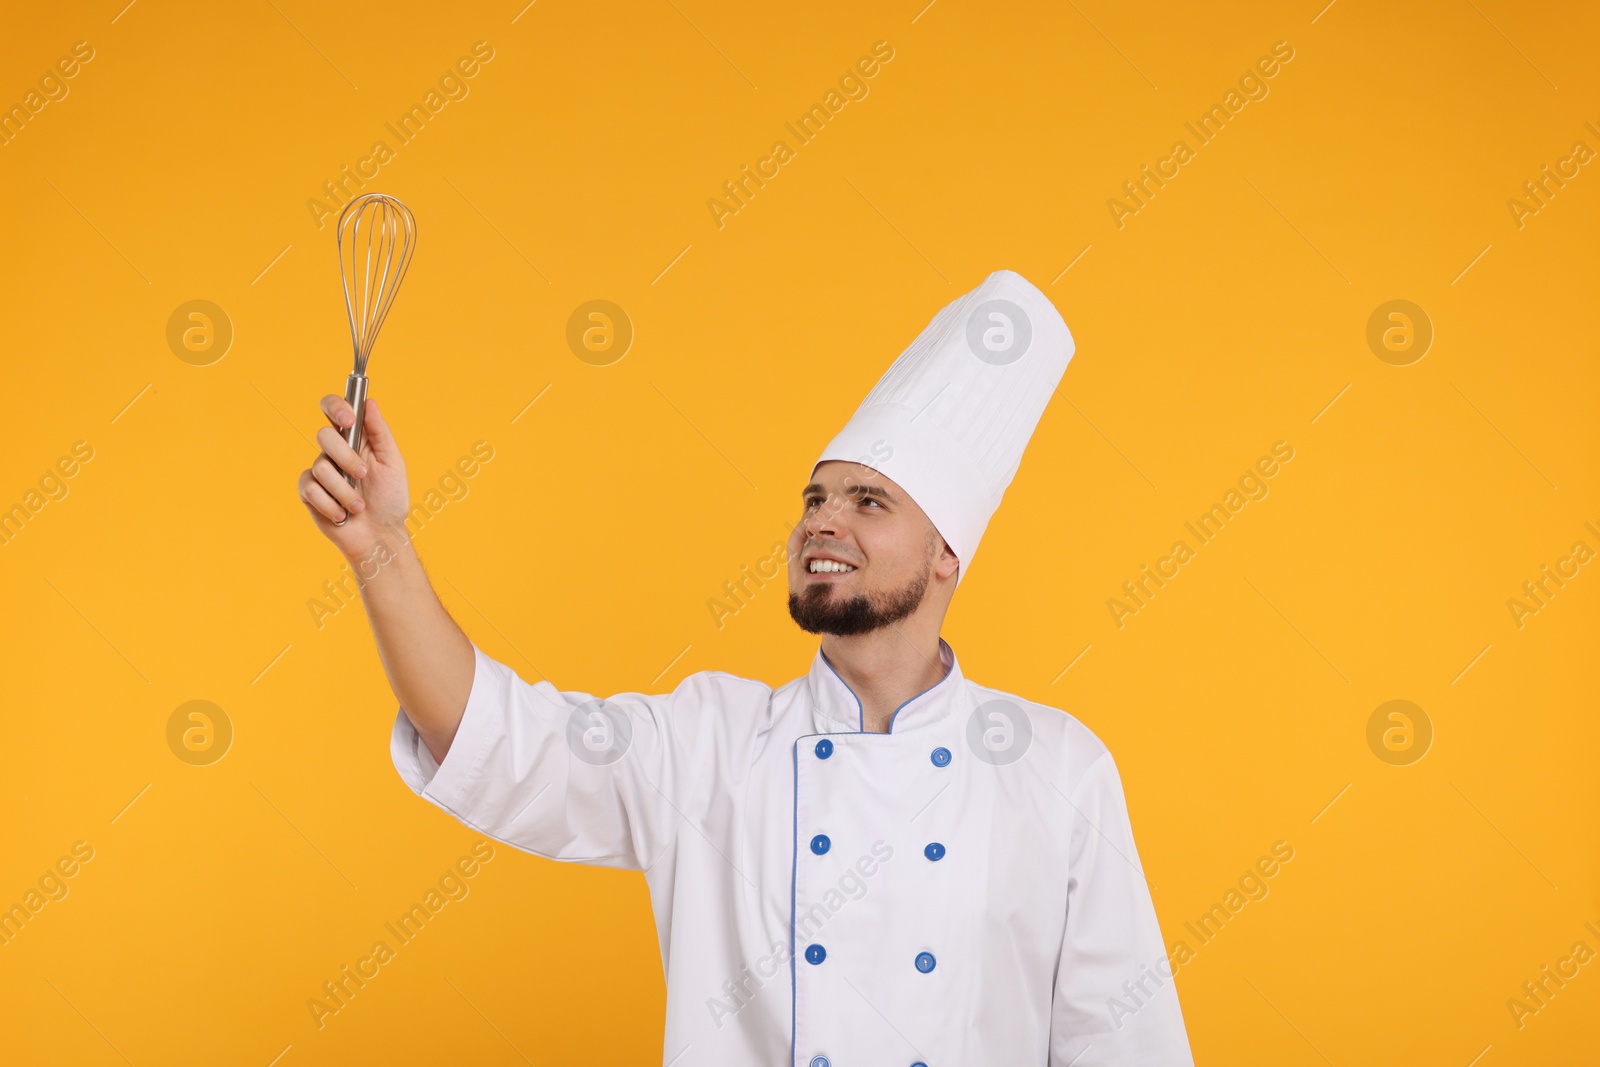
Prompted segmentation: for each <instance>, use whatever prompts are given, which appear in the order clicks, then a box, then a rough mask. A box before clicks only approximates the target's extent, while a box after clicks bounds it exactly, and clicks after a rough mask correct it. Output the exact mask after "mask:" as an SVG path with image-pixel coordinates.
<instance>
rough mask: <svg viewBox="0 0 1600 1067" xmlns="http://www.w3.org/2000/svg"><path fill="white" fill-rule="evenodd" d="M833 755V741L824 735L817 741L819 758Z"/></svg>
mask: <svg viewBox="0 0 1600 1067" xmlns="http://www.w3.org/2000/svg"><path fill="white" fill-rule="evenodd" d="M831 755H833V742H832V741H829V740H828V739H827V738H826V737H824V738H823V739H822V740H821V741H818V742H817V758H818V759H827V758H828V757H829V756H831ZM949 758H950V754H949V753H948V752H947V753H945V759H947V760H948V759H949Z"/></svg>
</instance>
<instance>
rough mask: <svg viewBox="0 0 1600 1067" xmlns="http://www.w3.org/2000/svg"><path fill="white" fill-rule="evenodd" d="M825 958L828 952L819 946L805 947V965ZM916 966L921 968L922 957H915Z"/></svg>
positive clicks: (930, 966) (931, 967)
mask: <svg viewBox="0 0 1600 1067" xmlns="http://www.w3.org/2000/svg"><path fill="white" fill-rule="evenodd" d="M922 955H923V956H927V955H928V954H927V953H926V952H924V953H923V954H922ZM827 958H828V950H827V949H825V948H823V947H822V946H821V945H807V946H806V962H807V963H821V962H822V961H823V960H825V959H827ZM928 959H930V960H931V959H933V957H932V956H928ZM917 966H919V967H920V966H922V956H918V957H917ZM928 968H929V970H932V969H933V964H931V963H930V964H928Z"/></svg>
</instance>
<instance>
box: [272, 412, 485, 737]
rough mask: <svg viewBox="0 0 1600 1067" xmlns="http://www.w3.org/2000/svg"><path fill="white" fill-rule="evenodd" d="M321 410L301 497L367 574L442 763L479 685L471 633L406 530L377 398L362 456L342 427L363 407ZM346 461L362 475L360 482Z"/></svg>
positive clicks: (368, 591)
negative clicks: (317, 448)
mask: <svg viewBox="0 0 1600 1067" xmlns="http://www.w3.org/2000/svg"><path fill="white" fill-rule="evenodd" d="M322 412H323V414H324V415H326V416H327V417H328V423H329V424H328V425H327V426H324V427H322V428H321V429H319V430H318V431H317V444H319V445H321V446H322V454H321V455H319V456H317V458H316V460H315V461H313V462H312V464H311V466H310V468H308V469H307V470H304V471H301V472H300V482H299V492H300V499H301V501H302V502H303V503H304V504H305V506H306V510H307V511H308V512H310V514H311V518H312V521H313V522H315V523H316V525H317V529H319V530H321V531H322V533H323V535H324V536H325V537H327V538H328V540H330V541H332V542H333V543H334V545H336V546H337V547H338V549H339V551H341V552H343V553H344V555H345V558H346V559H347V560H348V561H349V562H350V567H351V569H352V570H354V571H355V573H356V574H357V575H358V576H359V577H360V580H361V582H362V592H361V595H362V599H363V600H364V601H365V603H366V608H367V618H368V619H370V620H371V622H372V632H373V636H374V637H375V638H376V639H377V643H378V656H379V658H380V659H382V661H383V669H384V672H385V673H386V674H387V675H388V676H389V687H390V688H391V689H393V690H394V695H395V697H396V698H397V699H398V700H399V701H400V707H401V708H402V709H403V710H404V711H405V713H406V718H408V719H410V720H411V725H412V726H414V727H415V728H416V731H417V734H418V736H419V737H421V738H422V741H423V744H425V745H427V747H428V752H429V753H430V754H431V755H432V756H433V758H434V760H435V762H438V763H443V762H444V758H445V754H446V753H448V752H449V751H450V743H451V742H452V741H453V740H454V739H455V736H456V730H457V728H459V727H460V725H461V716H462V713H463V711H465V709H466V706H467V696H468V694H469V693H470V692H471V691H472V676H473V670H474V664H473V653H472V642H471V641H470V640H468V638H467V635H466V634H464V633H462V631H461V627H459V626H457V625H456V623H455V620H454V619H452V618H451V617H450V614H449V613H448V612H447V611H445V609H444V605H443V604H441V603H440V602H439V597H438V595H437V594H435V593H434V591H433V586H432V585H431V584H430V583H429V582H428V575H427V572H426V571H424V570H423V567H422V561H421V560H420V559H419V558H418V557H417V553H416V549H415V548H414V547H413V546H412V544H411V539H410V538H409V537H408V536H406V529H405V520H406V514H407V512H408V510H409V508H410V492H409V490H408V489H407V486H406V468H405V462H404V461H403V460H402V459H401V458H400V450H399V448H398V447H396V445H395V441H394V435H393V434H392V433H391V432H390V429H389V424H388V423H387V422H385V421H384V418H383V413H382V412H380V411H379V410H378V405H377V403H376V402H375V401H373V400H372V399H370V398H369V399H368V400H367V407H366V422H365V431H364V433H363V440H362V442H361V454H360V455H359V456H358V455H357V454H356V453H355V452H353V451H352V450H351V448H350V446H349V445H348V444H346V443H345V440H344V437H343V436H342V433H341V431H343V429H344V428H345V427H346V426H348V425H350V421H351V419H352V418H353V417H354V414H355V413H354V412H353V411H352V410H351V408H350V405H349V404H348V403H346V402H345V399H344V398H343V397H341V396H334V395H332V394H330V395H328V396H325V397H323V398H322ZM344 471H349V472H350V473H351V474H352V475H354V476H355V477H356V478H359V479H360V480H361V488H360V491H359V492H358V491H357V490H356V489H355V488H354V487H352V486H351V485H350V483H349V482H347V481H345V478H344V473H343V472H344Z"/></svg>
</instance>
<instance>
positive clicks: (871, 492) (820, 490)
mask: <svg viewBox="0 0 1600 1067" xmlns="http://www.w3.org/2000/svg"><path fill="white" fill-rule="evenodd" d="M843 492H844V494H845V495H846V496H868V497H875V498H876V499H878V500H882V501H883V502H884V503H886V504H895V503H899V501H897V500H895V498H894V496H893V494H891V493H890V492H889V491H888V490H886V489H883V488H881V487H879V486H876V485H863V484H861V483H860V482H852V483H851V484H850V485H849V486H847V487H846V488H845V489H844V490H843ZM813 493H815V494H816V495H818V496H821V497H826V496H827V495H828V491H827V489H825V488H824V487H823V486H822V485H821V484H820V483H818V482H812V483H811V484H810V485H808V486H806V487H805V488H804V489H802V490H800V498H801V499H802V500H804V499H805V498H806V497H808V496H810V495H811V494H813Z"/></svg>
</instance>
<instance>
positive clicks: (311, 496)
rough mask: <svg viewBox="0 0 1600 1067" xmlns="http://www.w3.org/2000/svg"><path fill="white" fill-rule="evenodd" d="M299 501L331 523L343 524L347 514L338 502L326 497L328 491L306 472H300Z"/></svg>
mask: <svg viewBox="0 0 1600 1067" xmlns="http://www.w3.org/2000/svg"><path fill="white" fill-rule="evenodd" d="M300 499H301V500H303V501H305V503H306V506H307V507H309V508H311V510H313V511H315V512H316V513H317V514H318V515H320V516H322V517H323V518H324V519H327V520H328V521H329V522H332V523H340V522H343V521H344V520H345V516H346V515H347V514H348V512H346V511H345V509H344V508H342V507H340V506H339V502H338V501H336V500H334V499H333V497H331V496H329V495H328V491H327V490H326V489H324V488H323V487H322V486H321V485H320V484H319V483H318V482H317V480H316V479H315V478H313V477H312V476H311V472H310V471H308V470H307V471H301V472H300Z"/></svg>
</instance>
